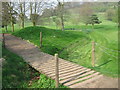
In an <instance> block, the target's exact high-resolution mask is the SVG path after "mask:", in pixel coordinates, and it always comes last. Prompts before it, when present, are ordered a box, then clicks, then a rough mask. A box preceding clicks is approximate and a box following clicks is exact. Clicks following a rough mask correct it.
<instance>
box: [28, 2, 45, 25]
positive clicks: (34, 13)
mask: <svg viewBox="0 0 120 90" xmlns="http://www.w3.org/2000/svg"><path fill="white" fill-rule="evenodd" d="M43 6H44V2H43V1H42V0H41V2H30V20H31V22H32V23H33V26H36V24H37V22H38V19H39V16H40V14H41V13H42V12H43Z"/></svg>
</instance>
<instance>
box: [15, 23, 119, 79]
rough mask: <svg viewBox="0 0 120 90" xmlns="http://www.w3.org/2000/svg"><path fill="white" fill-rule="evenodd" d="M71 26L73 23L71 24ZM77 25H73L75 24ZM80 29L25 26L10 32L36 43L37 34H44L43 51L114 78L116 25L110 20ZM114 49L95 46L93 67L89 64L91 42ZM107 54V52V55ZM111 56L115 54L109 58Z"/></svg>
mask: <svg viewBox="0 0 120 90" xmlns="http://www.w3.org/2000/svg"><path fill="white" fill-rule="evenodd" d="M70 27H73V26H70ZM70 27H69V28H70ZM75 28H76V26H75ZM77 28H78V29H79V30H66V31H64V32H63V31H60V30H54V29H49V28H44V27H27V28H25V29H23V30H20V31H19V32H15V33H13V35H15V36H18V37H21V38H23V39H25V40H29V41H30V42H32V43H34V44H35V45H37V46H39V35H40V34H39V33H40V32H41V31H42V33H43V47H42V49H41V50H42V51H43V52H46V53H49V54H51V55H54V54H55V53H59V52H61V53H59V56H60V57H61V58H64V59H66V60H69V61H72V62H75V63H77V64H80V65H83V66H85V67H88V68H92V69H95V70H97V71H99V72H101V73H103V74H105V75H108V76H113V77H117V74H118V59H117V57H118V53H117V52H116V51H117V50H118V48H117V47H118V40H117V35H116V34H117V33H118V31H117V26H116V24H115V23H113V22H109V21H105V22H103V23H102V24H100V25H95V26H94V30H93V29H92V27H91V25H88V26H87V27H86V26H85V25H80V26H79V25H78V26H77ZM93 40H94V41H95V42H96V43H98V44H100V45H101V46H104V47H105V48H110V49H112V50H115V52H111V50H110V49H108V50H107V51H106V49H105V48H103V47H102V49H103V50H105V52H107V54H106V53H105V52H104V51H102V50H100V49H99V46H98V45H97V46H96V52H95V56H96V67H94V68H93V67H92V66H91V47H92V46H91V41H93ZM108 53H109V54H108ZM112 56H114V57H112Z"/></svg>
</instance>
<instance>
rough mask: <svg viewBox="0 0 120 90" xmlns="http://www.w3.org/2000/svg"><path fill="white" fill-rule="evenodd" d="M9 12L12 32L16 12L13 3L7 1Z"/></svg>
mask: <svg viewBox="0 0 120 90" xmlns="http://www.w3.org/2000/svg"><path fill="white" fill-rule="evenodd" d="M8 8H9V13H10V22H11V26H12V32H14V24H15V23H16V17H15V16H16V15H17V12H16V11H15V10H14V3H12V2H9V3H8Z"/></svg>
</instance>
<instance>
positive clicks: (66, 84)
mask: <svg viewBox="0 0 120 90" xmlns="http://www.w3.org/2000/svg"><path fill="white" fill-rule="evenodd" d="M91 72H92V73H93V71H91ZM91 72H90V73H89V74H91ZM98 74H99V72H96V73H93V74H91V75H89V76H85V77H83V78H80V79H76V80H72V81H70V82H68V83H65V84H64V85H65V86H70V85H73V84H74V83H77V82H79V81H82V80H85V79H88V78H91V77H94V76H96V75H98Z"/></svg>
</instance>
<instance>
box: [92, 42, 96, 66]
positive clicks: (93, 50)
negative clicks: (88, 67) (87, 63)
mask: <svg viewBox="0 0 120 90" xmlns="http://www.w3.org/2000/svg"><path fill="white" fill-rule="evenodd" d="M92 66H93V67H95V42H94V41H93V42H92Z"/></svg>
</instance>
